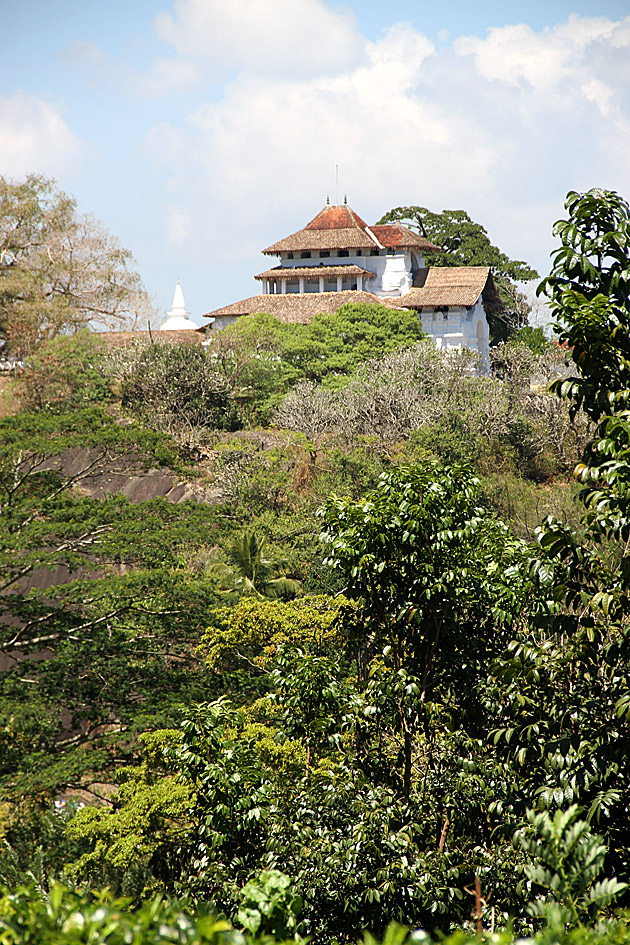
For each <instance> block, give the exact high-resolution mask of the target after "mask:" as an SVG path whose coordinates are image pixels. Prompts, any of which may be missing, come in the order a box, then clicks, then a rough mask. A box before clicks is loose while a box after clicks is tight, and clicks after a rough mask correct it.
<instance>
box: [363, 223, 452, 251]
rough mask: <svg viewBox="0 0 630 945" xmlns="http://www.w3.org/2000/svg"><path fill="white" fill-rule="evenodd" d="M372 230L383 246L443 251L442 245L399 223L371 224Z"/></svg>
mask: <svg viewBox="0 0 630 945" xmlns="http://www.w3.org/2000/svg"><path fill="white" fill-rule="evenodd" d="M370 230H371V231H372V233H373V234H374V236H375V237H376V238H377V240H378V241H379V243H382V244H383V246H386V247H387V248H388V249H389V248H392V249H395V248H396V247H398V246H410V247H412V248H417V249H425V250H430V251H431V252H432V253H436V252H437V253H441V252H442V249H441V247H440V246H436V245H435V243H431V241H430V240H428V239H425V237H424V236H420V234H419V233H414V232H413V230H408V229H407V227H406V226H401V225H400V224H398V223H387V224H381V225H380V226H371V227H370Z"/></svg>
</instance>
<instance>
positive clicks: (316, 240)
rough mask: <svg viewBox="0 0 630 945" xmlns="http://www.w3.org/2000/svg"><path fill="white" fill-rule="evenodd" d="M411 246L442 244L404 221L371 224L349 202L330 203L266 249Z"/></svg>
mask: <svg viewBox="0 0 630 945" xmlns="http://www.w3.org/2000/svg"><path fill="white" fill-rule="evenodd" d="M402 247H409V248H415V249H421V250H431V251H433V252H439V250H440V247H439V246H436V245H435V244H434V243H431V242H430V241H429V240H427V239H425V238H424V237H423V236H419V235H418V233H413V232H412V231H411V230H408V229H407V227H405V226H401V225H400V224H398V223H397V224H393V225H389V224H388V225H381V226H373V227H369V226H368V225H367V223H366V222H365V220H362V219H361V217H360V216H359V215H358V214H357V213H355V212H354V210H352V209H351V208H350V207H349V206H348V205H347V204H343V205H342V206H338V207H337V206H332V205H330V204H327V205H326V206H325V207H324V209H323V210H320V212H319V213H318V214H317V216H315V217H314V218H313V219H312V220H311V222H310V223H307V224H306V226H305V227H303V229H301V230H298V231H297V232H296V233H292V234H291V236H287V237H285V238H284V239H283V240H279V241H278V242H277V243H272V245H271V246H268V247H267V248H266V249H263V253H266V254H267V255H274V256H277V255H278V254H279V253H296V252H304V251H307V250H311V251H312V250H322V249H324V250H326V249H328V250H330V249H389V248H402Z"/></svg>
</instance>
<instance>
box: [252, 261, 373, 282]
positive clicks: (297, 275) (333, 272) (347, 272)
mask: <svg viewBox="0 0 630 945" xmlns="http://www.w3.org/2000/svg"><path fill="white" fill-rule="evenodd" d="M316 276H317V277H319V276H323V277H324V278H325V279H332V278H334V277H335V276H363V277H364V278H365V279H375V278H376V273H375V272H372V270H371V269H363V267H362V266H354V265H349V266H324V265H323V264H321V263H320V265H319V266H295V267H294V268H292V267H288V266H275V267H274V268H273V269H267V270H266V271H265V272H259V273H258V275H257V276H254V279H302V278H306V279H308V278H315V277H316Z"/></svg>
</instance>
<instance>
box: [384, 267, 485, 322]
mask: <svg viewBox="0 0 630 945" xmlns="http://www.w3.org/2000/svg"><path fill="white" fill-rule="evenodd" d="M482 295H483V302H484V307H485V309H486V311H490V312H498V311H501V310H502V308H503V306H502V303H501V299H500V298H499V294H498V292H497V287H496V285H495V282H494V279H493V278H492V273H491V272H490V267H489V266H448V267H447V266H432V267H431V268H430V269H429V270H428V271H427V275H426V281H425V283H424V285H423V286H420V287H417V288H413V289H410V290H409V292H407V293H406V294H405V295H402V296H401V297H400V298H399V299H388V300H387V302H386V304H387V305H389V306H390V307H392V308H423V307H424V306H425V305H426V306H431V307H435V306H457V305H463V306H473V305H475V304H476V303H477V301H478V300H479V297H480V296H482Z"/></svg>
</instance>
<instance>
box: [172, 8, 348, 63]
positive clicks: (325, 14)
mask: <svg viewBox="0 0 630 945" xmlns="http://www.w3.org/2000/svg"><path fill="white" fill-rule="evenodd" d="M154 25H155V30H156V32H157V34H158V36H159V38H160V39H162V40H163V41H164V42H165V43H167V44H168V45H170V46H171V47H172V48H173V49H174V51H175V53H176V55H177V57H179V62H180V63H185V64H186V65H187V66H188V67H190V66H191V64H192V63H197V64H199V65H200V66H202V67H203V69H204V71H205V72H206V73H207V74H208V75H209V76H210V77H214V78H215V79H216V78H219V77H221V76H223V75H224V74H225V73H229V72H232V71H234V70H238V71H241V70H243V71H246V72H250V73H256V74H257V75H265V76H279V75H282V76H293V77H304V76H313V75H323V74H327V73H331V72H335V71H338V70H339V69H344V68H347V67H348V66H351V65H353V64H354V63H356V62H357V61H358V59H359V58H360V57H361V55H362V53H363V47H364V41H363V39H362V37H361V36H360V34H359V32H358V30H357V27H356V24H355V21H354V17H353V15H352V13H351V12H350V11H349V10H331V9H330V7H329V6H327V4H326V3H324V2H323V0H228V2H226V0H175V4H174V13H170V12H167V11H162V12H161V13H159V14H158V16H157V17H156V18H155V23H154ZM178 68H179V67H178ZM178 68H175V69H174V72H175V78H176V79H179V78H180V75H179V71H178ZM164 69H165V66H164V63H161V64H158V71H159V70H161V71H162V75H164ZM156 78H157V79H158V80H159V75H158V76H156Z"/></svg>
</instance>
